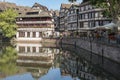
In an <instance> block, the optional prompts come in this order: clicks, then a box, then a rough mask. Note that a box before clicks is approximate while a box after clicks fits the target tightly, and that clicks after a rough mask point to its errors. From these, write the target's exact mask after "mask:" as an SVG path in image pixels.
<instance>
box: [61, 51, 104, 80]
mask: <svg viewBox="0 0 120 80" xmlns="http://www.w3.org/2000/svg"><path fill="white" fill-rule="evenodd" d="M60 67H61V71H62V75H68V74H70V75H72V76H73V77H76V76H77V77H79V78H80V79H83V80H106V77H105V76H106V75H105V73H104V72H102V71H100V70H99V69H98V68H96V67H95V66H93V65H91V64H90V63H88V62H87V61H86V60H83V59H81V58H79V57H78V55H76V54H70V53H69V52H67V51H66V52H65V53H63V54H62V56H61V66H60Z"/></svg>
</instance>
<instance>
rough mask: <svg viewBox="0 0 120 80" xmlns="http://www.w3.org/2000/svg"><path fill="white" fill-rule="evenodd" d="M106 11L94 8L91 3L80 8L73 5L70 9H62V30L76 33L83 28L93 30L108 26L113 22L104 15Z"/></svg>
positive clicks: (86, 3)
mask: <svg viewBox="0 0 120 80" xmlns="http://www.w3.org/2000/svg"><path fill="white" fill-rule="evenodd" d="M77 9H78V13H77ZM104 10H105V9H101V8H96V7H95V6H92V5H91V4H90V3H89V2H84V3H81V4H79V5H78V6H76V4H73V5H72V6H71V7H70V8H68V9H63V8H61V9H60V11H61V12H60V29H62V30H64V31H66V30H69V31H70V30H73V31H75V30H78V29H81V28H92V27H96V26H102V25H105V24H108V23H110V22H111V19H110V18H108V17H106V16H104V15H103V14H102V12H103V11H104ZM77 19H78V21H77ZM66 20H67V21H66ZM65 24H67V25H65ZM77 24H78V26H77Z"/></svg>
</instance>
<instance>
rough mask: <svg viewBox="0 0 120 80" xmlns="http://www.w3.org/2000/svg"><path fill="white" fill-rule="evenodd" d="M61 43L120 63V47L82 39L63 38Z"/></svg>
mask: <svg viewBox="0 0 120 80" xmlns="http://www.w3.org/2000/svg"><path fill="white" fill-rule="evenodd" d="M60 43H62V44H69V45H73V46H75V47H80V48H83V49H85V50H87V51H90V52H92V53H94V54H97V55H100V56H104V57H106V58H108V59H110V60H113V61H116V62H118V63H120V47H116V46H112V45H106V44H101V43H99V42H96V41H89V40H84V39H80V38H62V39H60Z"/></svg>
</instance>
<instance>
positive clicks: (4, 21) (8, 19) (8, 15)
mask: <svg viewBox="0 0 120 80" xmlns="http://www.w3.org/2000/svg"><path fill="white" fill-rule="evenodd" d="M16 16H17V12H16V11H14V10H13V9H7V10H5V11H3V12H1V13H0V29H2V33H3V35H4V36H5V37H8V38H10V37H12V36H14V35H15V34H16V30H17V25H16V22H15V21H16Z"/></svg>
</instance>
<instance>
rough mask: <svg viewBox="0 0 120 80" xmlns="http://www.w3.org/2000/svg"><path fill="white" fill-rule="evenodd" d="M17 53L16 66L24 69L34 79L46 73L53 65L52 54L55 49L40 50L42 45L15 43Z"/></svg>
mask: <svg viewBox="0 0 120 80" xmlns="http://www.w3.org/2000/svg"><path fill="white" fill-rule="evenodd" d="M16 49H17V51H18V59H17V65H18V66H21V67H25V68H26V69H27V71H28V72H31V73H32V75H33V76H34V77H35V78H39V77H40V76H42V75H44V74H45V73H47V71H48V70H49V68H50V67H52V65H53V60H54V54H55V53H56V51H57V52H58V50H57V49H51V48H42V44H38V43H32V44H30V43H29V44H25V43H23V44H22V43H17V45H16Z"/></svg>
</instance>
